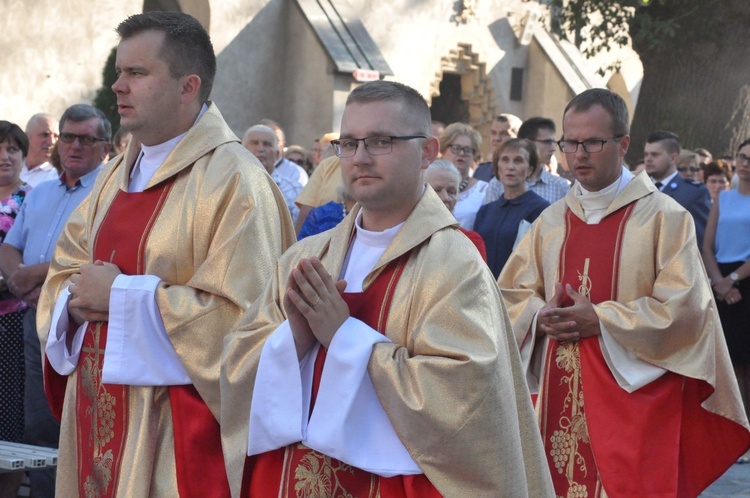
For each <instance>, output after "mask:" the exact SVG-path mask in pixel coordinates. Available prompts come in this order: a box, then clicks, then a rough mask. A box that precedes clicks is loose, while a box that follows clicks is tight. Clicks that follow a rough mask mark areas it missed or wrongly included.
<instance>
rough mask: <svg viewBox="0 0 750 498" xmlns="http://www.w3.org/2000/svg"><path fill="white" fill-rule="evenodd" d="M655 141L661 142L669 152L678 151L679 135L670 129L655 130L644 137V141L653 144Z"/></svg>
mask: <svg viewBox="0 0 750 498" xmlns="http://www.w3.org/2000/svg"><path fill="white" fill-rule="evenodd" d="M656 142H661V144H662V145H663V146H664V148H665V149H667V152H669V153H670V154H679V153H680V137H678V136H677V135H676V134H675V133H672V132H671V131H666V130H657V131H652V132H651V133H649V134H648V136H647V137H646V143H647V144H653V143H656Z"/></svg>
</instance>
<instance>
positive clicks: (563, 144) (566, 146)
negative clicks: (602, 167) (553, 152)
mask: <svg viewBox="0 0 750 498" xmlns="http://www.w3.org/2000/svg"><path fill="white" fill-rule="evenodd" d="M624 136H625V135H617V136H616V137H612V138H607V139H605V140H595V139H589V140H584V141H583V142H576V141H575V140H560V141H559V142H557V146H558V147H560V151H561V152H563V153H564V154H573V153H574V152H576V151H577V150H578V146H579V145H582V146H583V150H585V151H586V152H587V153H589V154H592V153H595V152H601V151H602V149H603V148H604V144H606V143H607V142H612V141H614V140H620V139H621V138H622V137H624Z"/></svg>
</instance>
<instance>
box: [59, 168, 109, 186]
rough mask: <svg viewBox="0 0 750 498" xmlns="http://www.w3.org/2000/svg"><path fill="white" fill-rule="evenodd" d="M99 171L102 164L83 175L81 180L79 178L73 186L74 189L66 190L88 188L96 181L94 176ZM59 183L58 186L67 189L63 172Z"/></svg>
mask: <svg viewBox="0 0 750 498" xmlns="http://www.w3.org/2000/svg"><path fill="white" fill-rule="evenodd" d="M101 170H102V163H99V166H97V167H96V168H94V169H92V170H91V171H89V172H88V173H86V174H85V175H83V176H82V177H81V178H79V179H78V181H77V182H76V184H75V187H73V188H69V189H68V190H73V189H75V188H78V186H79V185H80V186H82V187H84V188H86V187H88V186H89V185H91V184H92V183H94V181H95V180H96V175H98V174H99V172H100V171H101ZM59 182H60V185H63V186H65V187H66V188H68V184H67V183H65V171H63V172H62V174H60V176H59Z"/></svg>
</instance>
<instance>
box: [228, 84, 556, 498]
mask: <svg viewBox="0 0 750 498" xmlns="http://www.w3.org/2000/svg"><path fill="white" fill-rule="evenodd" d="M429 130H430V114H429V109H428V107H427V104H426V103H425V101H424V99H423V98H422V97H421V96H420V95H419V94H418V93H417V92H416V91H414V90H413V89H411V88H409V87H406V86H404V85H401V84H398V83H393V82H385V81H378V82H372V83H367V84H364V85H362V86H360V87H358V88H357V89H355V90H354V91H353V92H352V93H351V94H350V96H349V98H348V100H347V105H346V108H345V110H344V114H343V117H342V124H341V139H340V140H339V141H336V142H334V148H335V150H336V153H337V155H338V156H339V157H340V158H341V170H342V175H343V181H344V185H345V186H346V188H347V190H348V191H349V192H350V193H351V195H352V197H354V199H355V200H357V202H358V205H357V206H355V208H354V210H353V211H352V212H351V213H350V214H349V216H348V217H347V218H346V219H344V221H342V222H341V223H340V224H339V225H338V226H337V227H335V228H333V229H331V230H329V231H327V232H324V233H321V234H318V235H316V236H313V237H309V238H307V239H304V240H303V241H301V242H299V243H298V244H296V245H294V246H293V247H292V248H291V249H290V250H289V251H287V252H286V253H285V254H284V255H283V256H282V257H281V258H280V259H279V262H278V264H277V266H276V271H275V274H274V277H273V280H272V282H271V284H270V285H269V287H268V288H267V289H266V292H265V295H264V297H263V298H262V299H259V300H258V301H256V303H255V304H254V305H253V307H252V308H251V309H250V310H248V312H247V313H246V314H245V316H244V317H243V319H242V320H241V323H240V325H239V328H238V330H237V331H236V332H234V333H232V334H231V335H230V336H229V337H227V339H226V341H225V347H224V356H223V360H222V374H221V402H222V408H221V427H222V441H223V442H224V452H225V460H226V464H227V474H228V475H229V481H230V485H231V486H232V494H233V496H249V497H264V496H289V497H295V496H315V497H324V496H326V497H327V496H357V497H373V498H374V497H383V498H388V497H424V498H429V497H438V496H447V497H462V496H472V497H496V496H517V497H521V496H529V497H538V496H545V497H546V496H551V493H552V485H551V482H550V479H549V474H548V471H547V469H546V464H545V461H544V457H543V454H542V447H541V440H540V438H539V433H538V430H537V429H536V426H535V424H534V420H533V411H532V406H531V402H530V396H529V393H528V389H527V388H526V386H525V382H524V379H523V374H522V372H521V365H520V358H519V355H518V348H517V346H516V345H515V339H514V337H513V334H512V332H511V329H510V327H509V322H508V320H507V316H506V312H505V310H504V307H503V304H502V299H501V297H500V293H499V292H498V289H497V285H496V283H495V282H494V279H493V277H492V273H491V272H490V271H489V268H488V267H487V265H486V264H485V263H484V262H483V261H482V258H481V256H480V255H479V253H478V251H477V250H476V248H475V246H474V245H473V244H472V242H471V241H470V240H469V239H468V238H467V237H466V236H464V235H463V234H462V233H461V232H460V231H459V225H458V222H457V221H456V219H455V218H454V217H453V216H452V215H451V213H450V212H449V211H448V210H447V209H446V208H445V205H444V204H443V203H442V201H440V199H439V198H438V197H437V195H436V194H435V192H434V191H433V190H432V189H431V188H430V187H429V186H425V184H424V181H423V178H422V171H423V170H424V169H426V168H427V166H428V165H429V164H430V162H431V161H432V160H433V159H434V158H435V156H436V154H437V150H438V144H437V140H436V139H435V138H434V137H430V136H429Z"/></svg>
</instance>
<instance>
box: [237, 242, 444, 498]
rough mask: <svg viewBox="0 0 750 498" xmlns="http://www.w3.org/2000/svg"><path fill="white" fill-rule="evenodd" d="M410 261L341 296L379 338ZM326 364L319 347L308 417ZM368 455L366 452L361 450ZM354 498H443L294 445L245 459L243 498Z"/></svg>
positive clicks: (422, 484) (424, 485)
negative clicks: (316, 497) (359, 288)
mask: <svg viewBox="0 0 750 498" xmlns="http://www.w3.org/2000/svg"><path fill="white" fill-rule="evenodd" d="M407 259H408V254H405V255H403V256H401V257H399V258H397V259H396V260H395V261H391V262H390V263H389V264H388V266H387V267H386V268H385V269H384V270H383V272H382V273H381V274H380V275H378V277H377V278H376V279H375V280H374V281H373V282H372V284H370V286H369V287H368V288H367V290H366V291H364V292H357V293H345V294H343V297H344V300H345V301H346V304H347V305H348V306H349V312H350V313H351V316H353V317H355V318H358V319H359V320H362V321H363V322H364V323H366V324H367V325H369V326H370V327H372V328H373V329H375V330H377V331H378V332H380V333H383V331H384V329H385V324H386V322H387V321H388V310H389V309H390V306H391V300H392V299H393V289H394V288H395V286H396V284H397V283H398V280H399V278H400V277H401V273H402V272H403V269H404V263H405V262H406V260H407ZM325 361H326V350H325V349H324V348H320V349H319V350H318V355H317V357H316V358H315V370H314V374H313V383H312V393H311V394H312V395H311V399H310V415H311V416H312V412H313V409H314V407H315V400H316V398H317V394H318V389H319V387H320V379H321V376H322V375H323V366H324V365H325ZM362 451H367V448H362ZM266 496H280V497H285V498H287V497H296V496H320V497H327V496H352V497H358V498H439V497H440V496H441V495H440V493H438V491H437V490H436V489H435V487H434V486H433V485H432V484H430V481H428V480H427V478H426V477H425V476H424V474H419V475H409V476H395V477H388V478H386V477H380V476H377V475H375V474H372V473H370V472H367V471H364V470H361V469H358V468H356V467H352V466H351V465H347V464H345V463H344V462H341V461H339V460H337V459H335V458H331V457H329V456H327V455H324V454H322V453H320V452H318V451H315V450H313V449H310V448H308V447H306V446H305V445H303V444H301V443H298V444H292V445H289V446H287V447H286V448H279V449H278V450H274V451H270V452H267V453H263V454H261V455H257V456H253V457H248V458H247V461H246V463H245V472H244V476H243V479H242V497H243V498H244V497H248V498H265V497H266Z"/></svg>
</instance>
